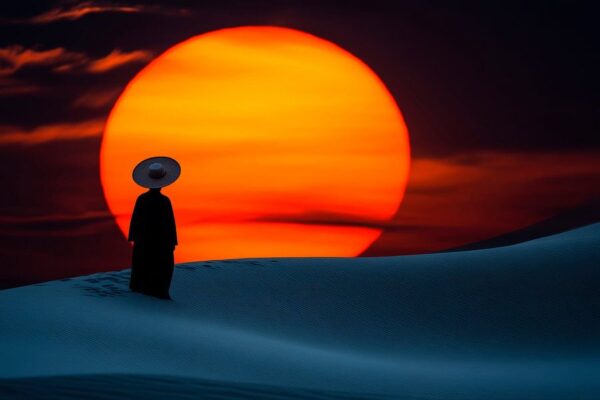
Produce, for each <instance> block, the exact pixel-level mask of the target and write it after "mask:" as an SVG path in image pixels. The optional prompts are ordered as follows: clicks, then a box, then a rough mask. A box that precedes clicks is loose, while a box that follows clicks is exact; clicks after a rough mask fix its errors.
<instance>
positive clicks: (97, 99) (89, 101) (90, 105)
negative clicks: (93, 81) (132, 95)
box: [71, 88, 122, 109]
mask: <svg viewBox="0 0 600 400" xmlns="http://www.w3.org/2000/svg"><path fill="white" fill-rule="evenodd" d="M121 90H122V88H112V89H106V90H96V91H89V92H86V93H84V94H82V95H81V96H79V97H78V98H76V99H75V100H74V101H73V103H72V104H71V107H73V108H77V109H81V108H86V109H98V108H104V107H107V106H109V105H111V104H112V103H113V102H114V101H115V100H116V99H117V96H118V95H119V93H120V92H121Z"/></svg>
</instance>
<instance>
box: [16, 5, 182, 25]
mask: <svg viewBox="0 0 600 400" xmlns="http://www.w3.org/2000/svg"><path fill="white" fill-rule="evenodd" d="M138 13H144V14H163V15H187V14H189V10H187V9H184V8H172V7H169V6H168V5H165V6H159V5H148V4H131V3H130V4H127V3H118V2H107V1H82V2H77V1H68V2H63V3H62V4H59V5H57V6H55V7H53V8H51V9H49V10H47V11H45V12H42V13H41V14H38V15H34V16H32V17H28V18H15V19H5V20H4V22H5V23H11V24H33V25H37V24H50V23H53V22H59V21H75V20H78V19H80V18H83V17H85V16H86V15H90V14H138Z"/></svg>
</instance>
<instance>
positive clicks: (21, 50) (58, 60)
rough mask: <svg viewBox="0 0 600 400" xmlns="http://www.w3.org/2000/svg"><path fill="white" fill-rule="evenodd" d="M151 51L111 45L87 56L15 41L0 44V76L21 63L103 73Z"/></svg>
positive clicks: (139, 59)
mask: <svg viewBox="0 0 600 400" xmlns="http://www.w3.org/2000/svg"><path fill="white" fill-rule="evenodd" d="M151 58H152V53H151V52H149V51H146V50H133V51H129V52H128V51H122V50H120V49H115V50H113V51H111V52H110V53H109V54H107V55H106V56H104V57H100V58H91V57H89V56H87V55H86V54H84V53H80V52H74V51H68V50H66V49H64V48H62V47H57V48H53V49H47V50H42V49H36V48H25V47H23V46H19V45H13V46H7V47H3V48H0V77H1V76H4V77H6V76H10V75H13V74H15V73H16V72H17V71H19V70H20V69H22V68H25V67H48V68H49V69H50V70H51V71H53V72H58V73H67V72H83V73H94V74H97V73H104V72H107V71H110V70H113V69H116V68H119V67H122V66H124V65H127V64H132V63H140V62H146V61H148V60H150V59H151Z"/></svg>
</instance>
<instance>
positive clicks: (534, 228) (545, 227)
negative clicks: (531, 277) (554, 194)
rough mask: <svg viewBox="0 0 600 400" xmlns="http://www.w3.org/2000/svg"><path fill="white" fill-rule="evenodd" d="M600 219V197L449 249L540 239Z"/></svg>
mask: <svg viewBox="0 0 600 400" xmlns="http://www.w3.org/2000/svg"><path fill="white" fill-rule="evenodd" d="M599 221H600V198H598V199H593V200H591V201H588V202H586V203H584V204H582V205H580V206H578V207H575V208H572V209H569V210H567V211H564V212H562V213H560V214H557V215H555V216H553V217H550V218H548V219H545V220H543V221H540V222H538V223H535V224H533V225H530V226H527V227H525V228H522V229H518V230H516V231H512V232H509V233H505V234H503V235H500V236H496V237H493V238H490V239H485V240H481V241H477V242H474V243H469V244H466V245H463V246H459V247H453V248H451V249H448V250H445V251H446V252H448V251H463V250H479V249H487V248H493V247H502V246H510V245H511V244H517V243H521V242H526V241H529V240H534V239H538V238H541V237H544V236H550V235H555V234H557V233H561V232H566V231H569V230H571V229H576V228H579V227H582V226H586V225H590V224H594V223H596V222H599Z"/></svg>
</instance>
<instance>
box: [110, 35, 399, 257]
mask: <svg viewBox="0 0 600 400" xmlns="http://www.w3.org/2000/svg"><path fill="white" fill-rule="evenodd" d="M151 156H169V157H173V158H175V159H177V160H178V161H179V162H180V164H181V167H182V171H181V177H180V179H179V180H178V181H177V182H176V183H175V184H173V185H172V186H169V187H167V188H165V189H164V190H163V193H164V194H165V195H167V196H169V197H170V199H171V201H172V204H173V208H174V210H175V219H176V222H177V229H178V236H179V243H180V246H179V247H178V248H177V250H176V252H175V255H176V259H177V261H178V262H184V261H191V260H202V259H218V258H237V257H265V256H354V255H357V254H359V253H360V252H361V251H362V250H364V249H365V248H366V247H367V246H369V245H370V244H371V243H372V242H373V241H374V240H375V239H376V238H377V237H378V235H379V234H380V233H381V231H380V229H378V224H380V223H384V222H386V221H388V220H389V219H390V218H391V217H392V216H393V215H394V214H395V213H396V211H397V209H398V207H399V205H400V203H401V201H402V197H403V194H404V189H405V187H406V183H407V179H408V173H409V163H410V154H409V143H408V132H407V128H406V125H405V123H404V120H403V118H402V115H401V113H400V110H399V109H398V106H397V105H396V103H395V101H394V99H393V97H392V96H391V94H390V93H389V92H388V90H387V89H386V87H385V85H384V84H383V83H382V81H381V80H380V79H379V78H378V77H377V75H376V74H375V73H374V72H373V71H372V70H371V69H370V68H369V67H368V66H367V65H366V64H365V63H363V62H362V61H361V60H359V59H358V58H357V57H355V56H353V55H352V54H350V53H349V52H347V51H345V50H343V49H342V48H340V47H339V46H337V45H335V44H333V43H331V42H329V41H326V40H323V39H320V38H318V37H315V36H313V35H310V34H307V33H304V32H301V31H297V30H292V29H286V28H278V27H239V28H231V29H222V30H218V31H214V32H209V33H206V34H203V35H199V36H196V37H193V38H191V39H189V40H186V41H184V42H182V43H180V44H178V45H176V46H174V47H172V48H171V49H169V50H168V51H166V52H165V53H164V54H162V55H160V56H159V57H158V58H156V59H155V60H154V61H152V62H151V63H150V64H149V65H148V66H147V67H145V68H144V69H143V70H142V71H141V72H140V73H139V74H138V75H137V76H136V77H135V78H134V79H133V80H132V81H131V82H130V83H129V85H128V86H127V87H126V89H125V90H124V91H123V93H122V95H121V96H120V98H119V99H118V101H117V103H116V105H115V106H114V108H113V110H112V112H111V114H110V117H109V119H108V121H107V124H106V128H105V131H104V137H103V142H102V149H101V156H100V157H101V179H102V185H103V188H104V194H105V197H106V200H107V203H108V205H109V207H110V210H111V212H112V213H113V215H114V216H115V218H116V220H117V222H118V224H119V227H120V228H121V230H122V231H123V232H127V229H128V226H129V220H130V218H131V211H132V209H133V205H134V202H135V199H136V197H137V196H138V195H139V194H140V193H141V192H142V191H143V189H141V188H140V187H138V186H137V185H135V183H134V182H133V181H132V179H131V171H132V169H133V167H134V166H135V165H136V164H137V163H138V162H139V161H141V160H142V159H145V158H148V157H151Z"/></svg>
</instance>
